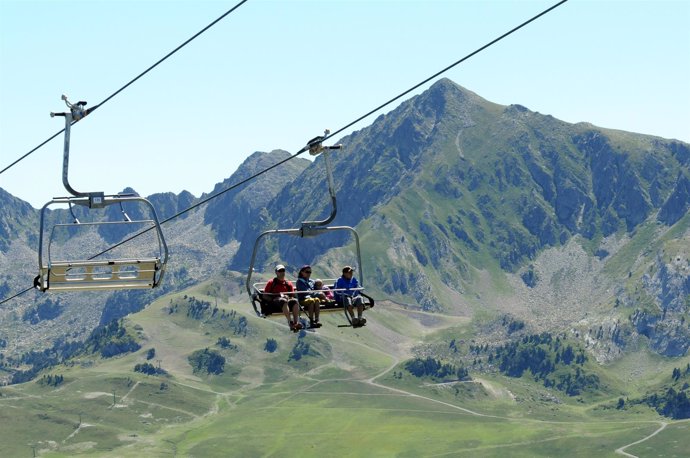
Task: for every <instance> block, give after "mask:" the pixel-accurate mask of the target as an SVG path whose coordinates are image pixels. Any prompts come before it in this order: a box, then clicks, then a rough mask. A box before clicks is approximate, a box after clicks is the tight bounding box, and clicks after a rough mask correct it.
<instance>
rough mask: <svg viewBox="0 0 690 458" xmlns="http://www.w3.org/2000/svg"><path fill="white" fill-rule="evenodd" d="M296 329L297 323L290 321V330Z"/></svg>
mask: <svg viewBox="0 0 690 458" xmlns="http://www.w3.org/2000/svg"><path fill="white" fill-rule="evenodd" d="M294 330H295V323H293V322H292V321H290V331H294Z"/></svg>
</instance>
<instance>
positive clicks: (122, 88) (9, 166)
mask: <svg viewBox="0 0 690 458" xmlns="http://www.w3.org/2000/svg"><path fill="white" fill-rule="evenodd" d="M247 1H248V0H242V1H240V2H239V3H238V4H237V5H235V6H233V7H232V8H230V9H229V10H228V11H226V12H225V13H223V14H222V15H221V16H220V17H218V19H216V20H215V21H213V22H211V23H210V24H208V25H207V26H206V27H204V28H203V29H201V30H200V31H198V32H197V33H196V34H194V35H193V36H192V37H190V38H189V39H187V41H185V42H184V43H182V44H181V45H179V46H178V47H177V48H175V49H173V50H172V51H170V52H169V53H168V54H166V55H165V57H163V58H162V59H160V60H159V61H158V62H156V63H155V64H153V65H151V66H150V67H149V68H147V69H146V70H144V71H143V72H141V73H140V74H139V75H137V76H136V77H135V78H134V79H132V80H131V81H130V82H129V83H127V84H125V85H124V86H122V87H121V88H120V89H118V90H117V91H115V92H113V93H112V94H110V95H109V96H108V97H106V98H105V100H103V101H102V102H101V103H99V104H97V105H96V106H94V107H93V108H91V110H90V111H94V110H96V108H100V107H101V106H102V105H103V104H105V103H106V102H108V101H109V100H110V99H112V98H113V97H115V96H116V95H118V94H119V93H120V92H122V91H124V90H125V89H127V88H128V87H129V86H131V85H132V84H133V83H134V82H136V81H137V80H138V79H139V78H141V77H142V76H144V75H146V74H147V73H148V72H150V71H151V70H153V69H154V68H156V67H157V66H158V65H159V64H161V63H163V61H165V60H166V59H167V58H168V57H170V56H172V55H173V54H175V53H176V52H177V51H179V50H180V49H182V48H184V47H185V46H187V45H188V44H189V43H190V42H191V41H193V40H194V39H195V38H197V37H198V36H199V35H201V34H202V33H204V32H206V31H207V30H208V29H210V28H211V27H213V26H214V25H216V24H217V23H218V22H220V21H221V20H222V19H224V18H225V17H226V16H228V15H229V14H230V13H232V12H233V11H235V10H236V9H237V8H239V7H240V6H242V5H243V4H244V3H246V2H247ZM77 122H78V121H74V122H72V125H74V124H76V123H77ZM64 131H65V129H62V130H60V131H58V132H56V133H55V134H53V135H52V136H51V137H49V138H48V139H46V140H45V141H44V142H43V143H41V144H40V145H38V146H36V147H35V148H34V149H32V150H31V151H29V152H28V153H26V154H25V155H23V156H22V157H20V158H19V159H17V160H16V161H14V162H13V163H11V164H10V165H8V166H7V167H5V168H4V169H2V170H0V175H2V174H3V173H4V172H6V171H7V170H9V169H10V168H12V167H13V166H15V165H16V164H18V163H19V162H21V161H22V160H23V159H25V158H27V157H28V156H29V155H31V154H32V153H34V152H35V151H37V150H39V149H40V148H41V147H42V146H43V145H45V144H47V143H48V142H50V141H51V140H53V139H54V138H55V137H57V136H58V135H60V134H61V133H63V132H64ZM0 304H2V302H0Z"/></svg>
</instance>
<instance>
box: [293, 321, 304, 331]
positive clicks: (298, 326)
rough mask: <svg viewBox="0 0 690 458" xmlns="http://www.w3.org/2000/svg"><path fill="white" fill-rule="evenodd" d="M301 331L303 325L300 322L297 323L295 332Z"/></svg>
mask: <svg viewBox="0 0 690 458" xmlns="http://www.w3.org/2000/svg"><path fill="white" fill-rule="evenodd" d="M300 329H302V323H300V322H299V321H298V322H297V323H295V329H294V330H295V332H297V331H299V330H300Z"/></svg>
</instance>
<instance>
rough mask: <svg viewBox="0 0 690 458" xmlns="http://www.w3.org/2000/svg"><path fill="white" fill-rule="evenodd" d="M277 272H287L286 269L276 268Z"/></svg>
mask: <svg viewBox="0 0 690 458" xmlns="http://www.w3.org/2000/svg"><path fill="white" fill-rule="evenodd" d="M276 272H283V273H284V272H285V269H280V270H276Z"/></svg>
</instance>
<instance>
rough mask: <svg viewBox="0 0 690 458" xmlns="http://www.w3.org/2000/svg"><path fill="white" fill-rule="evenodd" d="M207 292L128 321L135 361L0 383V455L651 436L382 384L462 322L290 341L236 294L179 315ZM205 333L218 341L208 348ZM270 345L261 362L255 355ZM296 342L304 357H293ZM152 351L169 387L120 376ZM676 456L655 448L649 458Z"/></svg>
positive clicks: (412, 450)
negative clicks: (216, 355) (200, 355)
mask: <svg viewBox="0 0 690 458" xmlns="http://www.w3.org/2000/svg"><path fill="white" fill-rule="evenodd" d="M212 290H213V288H210V287H209V285H208V284H202V285H199V286H198V287H195V288H192V289H191V290H188V291H185V292H183V293H179V294H176V295H171V296H166V297H164V298H161V299H160V300H158V301H157V302H155V303H153V304H152V305H150V306H149V307H148V308H146V309H145V310H143V311H142V312H139V313H137V314H135V315H131V316H130V317H128V318H127V320H126V321H125V323H126V325H127V326H128V328H129V329H130V330H131V332H133V333H135V334H136V335H137V338H138V340H139V342H140V343H141V345H142V349H141V350H139V351H138V352H136V353H133V354H128V355H124V356H122V357H117V358H112V359H107V360H104V359H99V358H90V357H82V358H81V359H80V360H77V361H73V362H72V363H73V364H70V365H69V366H60V367H55V368H53V369H51V370H50V371H49V372H50V373H53V374H58V373H59V374H61V375H63V376H64V383H62V384H61V385H59V386H58V387H57V388H53V387H49V386H41V385H39V384H38V383H36V382H29V383H26V384H22V385H15V386H10V387H1V388H0V394H1V396H0V435H1V436H2V437H3V440H2V441H0V455H1V456H29V453H32V447H35V450H36V453H37V454H38V455H40V456H79V455H84V456H137V457H139V456H169V455H171V454H173V455H174V454H177V455H178V456H230V455H232V456H265V455H277V456H398V455H399V456H434V455H437V456H444V455H455V456H458V455H459V456H499V455H505V454H509V455H510V456H554V455H566V456H614V451H615V449H616V448H618V447H622V446H625V445H627V444H631V443H633V442H635V441H638V440H640V439H642V438H644V437H646V436H648V435H649V434H651V433H652V432H654V431H655V430H656V429H658V428H659V422H658V418H659V417H658V416H657V415H656V414H655V413H654V412H653V411H651V410H650V409H643V408H637V409H635V410H631V411H628V412H621V411H617V410H615V409H603V408H597V406H596V405H585V404H583V403H581V402H578V401H577V399H573V398H568V397H567V396H563V395H560V394H559V393H555V394H557V395H558V398H559V399H560V401H559V402H554V401H553V399H550V398H549V393H550V392H549V391H548V390H546V389H544V388H543V387H542V386H540V385H539V384H537V383H534V382H532V381H531V380H530V379H529V378H526V377H523V378H520V379H510V378H506V377H502V376H499V375H496V374H493V375H491V374H472V373H471V375H472V376H474V377H475V378H474V380H473V381H471V382H468V383H450V384H437V383H434V382H433V381H431V380H427V379H417V378H415V377H413V376H411V375H410V374H409V373H407V374H405V375H404V376H403V377H402V378H401V379H397V378H395V377H394V376H393V373H394V372H398V371H401V367H402V366H401V364H402V363H403V362H404V361H405V360H406V359H408V358H409V357H410V356H411V355H412V347H413V346H414V347H415V352H418V351H420V348H421V349H423V348H425V345H427V343H432V342H435V341H437V340H438V339H439V338H441V337H443V336H447V335H460V334H462V335H468V336H470V335H471V334H472V332H473V331H472V329H473V328H472V326H469V323H468V321H467V319H465V318H462V317H457V316H444V315H438V314H428V313H425V312H419V311H409V310H404V309H401V308H399V307H398V306H395V305H392V304H382V305H381V306H380V307H377V308H375V309H373V310H371V311H370V312H369V313H368V316H369V323H368V324H367V326H366V327H364V328H361V329H357V330H353V329H351V328H344V327H338V326H339V325H340V324H342V323H343V318H342V317H341V316H340V315H339V314H330V315H327V316H325V317H324V319H323V321H324V323H325V325H324V327H323V328H321V329H319V332H318V333H311V332H309V333H306V334H305V335H303V336H302V337H300V336H298V335H295V334H292V333H290V332H288V330H287V328H286V327H285V326H284V325H283V324H282V322H281V321H280V320H277V321H270V320H263V319H259V318H255V317H252V316H251V315H250V314H249V308H250V307H249V306H248V304H246V303H244V302H240V301H241V299H239V298H236V299H235V300H237V302H231V303H228V302H226V301H223V300H219V304H218V305H219V310H218V312H217V313H216V315H215V316H214V317H213V318H211V317H210V312H209V313H208V314H207V315H205V316H204V317H201V319H195V318H192V317H190V316H187V314H186V311H185V309H184V307H183V306H182V305H183V304H185V303H187V299H185V295H186V296H187V297H188V298H189V297H191V296H193V297H194V298H196V299H197V300H199V301H208V302H210V303H211V304H214V306H215V298H214V297H211V296H206V295H204V293H206V292H208V291H212ZM176 303H177V304H180V305H178V310H177V312H174V313H170V306H171V304H176ZM233 312H234V313H233ZM221 315H223V316H225V317H230V316H232V317H233V318H232V319H230V318H222V319H221V318H219V316H221ZM242 318H246V319H247V321H246V326H245V327H243V328H241V331H240V332H237V330H238V329H240V328H238V327H237V325H238V323H239V322H240V320H241V319H242ZM245 331H246V335H245ZM219 337H227V338H228V339H229V340H230V342H231V345H230V346H229V347H228V348H221V347H220V346H218V345H216V343H217V341H218V338H219ZM268 338H273V339H275V340H276V342H277V343H278V348H277V351H276V352H274V353H268V352H266V351H264V345H265V343H266V340H267V339H268ZM298 341H302V342H303V343H304V344H309V351H307V352H306V353H305V354H303V355H302V356H301V358H300V359H299V360H295V359H294V358H291V355H292V354H293V351H292V350H293V347H294V346H295V344H296V343H297V342H298ZM150 348H155V353H156V354H155V357H154V358H153V359H152V360H151V361H150V362H151V363H153V364H156V365H158V364H159V365H160V367H161V368H163V369H165V370H166V371H168V372H169V375H168V376H145V375H143V374H139V373H135V372H133V370H132V369H133V367H134V365H135V364H137V363H142V362H145V361H146V359H145V358H146V353H147V351H148V350H149V349H150ZM203 348H210V349H214V350H216V351H219V352H220V353H221V354H222V355H223V356H224V357H225V358H226V364H225V372H224V373H223V374H221V375H218V376H216V375H206V374H200V373H196V374H195V373H193V372H192V368H191V366H190V365H189V363H188V361H187V357H188V355H190V354H191V353H192V352H194V351H195V350H199V349H203ZM611 376H612V377H614V375H611ZM617 380H619V379H617ZM619 382H620V383H623V382H622V381H620V380H619ZM551 394H553V392H551ZM610 402H613V399H612V400H610ZM602 405H603V403H602ZM80 415H81V423H80ZM668 423H670V426H669V427H668V428H667V430H668V431H667V432H666V433H665V434H671V435H673V440H675V441H680V442H683V440H686V441H687V439H684V438H683V437H682V435H680V434H678V433H677V431H676V429H674V428H682V426H683V425H687V423H682V422H668ZM671 426H673V428H672V427H671ZM674 431H676V432H674ZM674 434H675V435H674ZM654 437H655V438H656V437H658V436H654ZM669 437H671V436H669ZM678 447H679V445H678V442H673V441H670V442H669V441H667V442H664V443H661V444H658V445H657V446H656V449H655V452H658V453H661V454H663V453H666V452H668V454H669V455H667V456H672V455H671V454H672V453H674V450H677V449H678ZM640 456H644V453H643V454H641V455H640Z"/></svg>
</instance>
